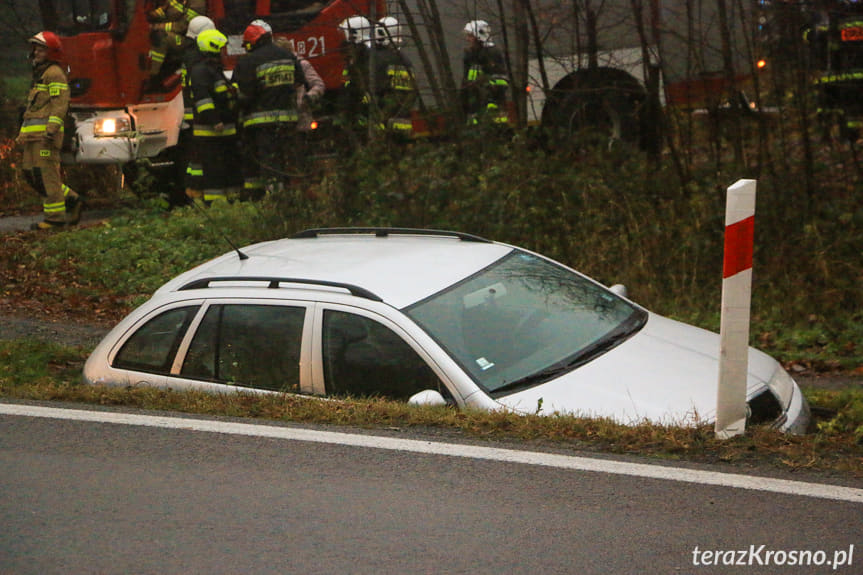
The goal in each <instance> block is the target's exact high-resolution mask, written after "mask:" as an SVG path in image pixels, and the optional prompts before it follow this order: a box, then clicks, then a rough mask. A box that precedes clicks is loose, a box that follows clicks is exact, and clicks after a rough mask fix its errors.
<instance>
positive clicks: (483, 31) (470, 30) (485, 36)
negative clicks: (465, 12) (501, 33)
mask: <svg viewBox="0 0 863 575" xmlns="http://www.w3.org/2000/svg"><path fill="white" fill-rule="evenodd" d="M464 33H465V34H467V35H468V36H473V37H474V38H476V39H477V40H479V42H480V44H482V45H483V46H494V42H492V41H491V26H489V25H488V22H486V21H485V20H471V21H470V22H468V23H467V24H465V25H464Z"/></svg>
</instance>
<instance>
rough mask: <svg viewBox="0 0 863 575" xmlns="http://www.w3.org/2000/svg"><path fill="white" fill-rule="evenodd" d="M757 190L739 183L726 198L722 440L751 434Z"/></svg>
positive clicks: (718, 404)
mask: <svg viewBox="0 0 863 575" xmlns="http://www.w3.org/2000/svg"><path fill="white" fill-rule="evenodd" d="M755 187H756V181H755V180H738V181H737V182H735V183H734V184H733V185H732V186H731V187H729V188H728V193H727V196H726V203H725V258H724V261H723V266H722V317H721V320H720V322H721V324H720V328H719V388H718V391H717V395H716V425H715V432H716V437H717V438H719V439H728V438H730V437H734V436H735V435H741V434H742V433H743V432H745V431H746V379H747V374H748V372H749V315H750V313H749V312H750V304H751V299H752V297H751V296H752V244H753V238H754V231H755Z"/></svg>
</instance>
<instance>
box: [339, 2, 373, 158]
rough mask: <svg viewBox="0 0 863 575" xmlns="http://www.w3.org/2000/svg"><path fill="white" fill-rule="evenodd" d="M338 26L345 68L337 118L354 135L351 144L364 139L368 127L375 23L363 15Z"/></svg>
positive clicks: (348, 132) (344, 21)
mask: <svg viewBox="0 0 863 575" xmlns="http://www.w3.org/2000/svg"><path fill="white" fill-rule="evenodd" d="M339 30H340V31H341V32H342V34H343V35H344V38H345V40H344V43H343V45H342V49H343V50H344V52H345V67H344V69H343V70H342V93H341V98H340V102H339V103H340V112H341V113H340V115H339V118H338V122H339V124H340V125H341V126H342V128H343V129H345V131H346V133H347V134H348V135H350V136H352V138H351V139H352V141H351V144H354V145H355V144H356V142H357V141H364V139H365V135H366V133H367V129H368V117H369V103H370V101H371V96H370V92H369V51H370V50H371V33H372V24H371V22H369V20H368V18H365V17H363V16H351V17H350V18H347V19H345V20H342V21H341V23H339Z"/></svg>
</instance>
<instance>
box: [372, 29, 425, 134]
mask: <svg viewBox="0 0 863 575" xmlns="http://www.w3.org/2000/svg"><path fill="white" fill-rule="evenodd" d="M403 41H404V40H403V37H402V34H401V25H400V24H399V21H398V20H397V19H395V18H393V17H392V16H386V17H384V18H381V19H380V20H378V23H377V25H376V26H375V96H376V105H377V110H378V112H379V114H380V123H381V124H382V125H383V127H384V129H385V130H386V133H387V134H389V135H391V136H395V137H396V138H397V139H402V140H403V139H406V138H409V137H410V135H411V130H412V128H413V126H412V123H411V117H410V116H411V110H412V109H413V107H414V103H415V102H416V99H417V88H416V76H415V74H414V69H413V65H412V64H411V62H410V60H409V59H408V57H407V56H405V55H404V53H403V52H402V51H401V44H402V42H403Z"/></svg>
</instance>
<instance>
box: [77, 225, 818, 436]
mask: <svg viewBox="0 0 863 575" xmlns="http://www.w3.org/2000/svg"><path fill="white" fill-rule="evenodd" d="M622 291H623V290H617V289H616V290H612V289H609V288H606V287H604V286H603V285H601V284H599V283H597V282H595V281H593V280H591V279H590V278H588V277H586V276H584V275H582V274H579V273H578V272H576V271H573V270H572V269H570V268H568V267H566V266H564V265H562V264H560V263H557V262H555V261H553V260H550V259H548V258H545V257H543V256H541V255H538V254H536V253H533V252H530V251H527V250H524V249H520V248H517V247H514V246H511V245H506V244H502V243H498V242H493V241H488V240H485V239H482V238H479V237H476V236H472V235H468V234H462V233H457V232H446V231H439V230H411V229H392V228H382V229H378V228H347V229H315V230H307V231H305V232H301V233H299V234H297V235H295V236H293V237H291V238H289V239H282V240H276V241H270V242H263V243H259V244H255V245H252V246H248V247H244V248H242V249H237V250H235V251H231V252H228V253H226V254H225V255H222V256H220V257H218V258H216V259H213V260H211V261H209V262H207V263H205V264H202V265H200V266H198V267H196V268H194V269H192V270H190V271H188V272H185V273H183V274H181V275H180V276H178V277H176V278H174V279H173V280H171V281H169V282H168V283H166V284H165V285H164V286H162V287H161V288H159V289H158V290H157V291H156V293H155V294H153V296H152V298H151V299H150V300H149V301H148V302H146V303H145V304H143V305H142V306H141V307H139V308H138V309H136V310H135V311H134V312H132V313H131V314H130V315H129V316H128V317H126V318H125V319H124V320H123V321H122V322H120V323H119V324H118V325H117V326H116V327H115V328H114V329H113V330H112V331H111V332H110V333H109V334H108V335H107V336H106V337H105V338H104V340H103V341H102V342H101V343H100V344H99V345H98V346H97V348H96V349H95V350H94V351H93V353H92V354H91V356H90V357H89V359H88V360H87V363H86V365H85V367H84V379H85V381H86V382H88V383H92V384H102V385H114V386H136V385H148V386H158V387H170V388H174V389H200V390H209V391H215V392H225V391H229V390H237V389H246V390H269V391H277V392H290V393H299V394H309V395H318V396H354V397H358V396H381V397H387V398H393V399H399V400H405V401H409V402H411V403H416V404H444V403H449V404H451V405H455V406H458V407H470V408H478V409H487V410H494V409H507V410H513V411H516V412H521V413H541V414H554V413H568V414H574V415H581V416H586V417H608V418H612V419H614V420H616V421H619V422H621V423H625V424H635V423H639V422H643V421H651V422H655V423H662V424H675V425H690V424H695V423H710V422H711V421H712V420H713V418H714V414H715V409H716V395H717V385H718V356H719V337H718V335H716V334H714V333H711V332H708V331H705V330H703V329H700V328H696V327H693V326H690V325H687V324H683V323H680V322H677V321H673V320H671V319H668V318H665V317H662V316H659V315H656V314H653V313H651V312H649V311H647V310H645V309H644V308H642V307H640V306H638V305H636V304H635V303H633V302H631V301H629V300H628V299H626V298H625V297H623V296H622V295H619V293H622ZM747 385H748V391H747V400H748V405H749V408H750V409H749V413H750V418H749V422H750V424H754V423H770V424H772V425H774V426H775V427H777V428H779V429H782V430H785V431H788V432H803V431H804V430H805V428H806V426H807V424H808V421H809V408H808V405H807V403H806V400H805V398H804V397H803V395H802V394H801V392H800V389H799V388H798V386H797V384H796V383H795V382H794V380H793V379H792V378H791V377H790V376H789V375H788V373H787V372H786V371H785V370H784V369H783V368H782V366H781V365H780V364H779V363H778V362H777V361H776V360H774V359H772V358H771V357H769V356H767V355H765V354H764V353H761V352H760V351H758V350H755V349H752V348H750V351H749V375H748V384H747Z"/></svg>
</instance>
